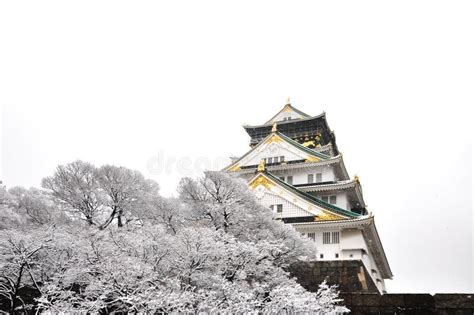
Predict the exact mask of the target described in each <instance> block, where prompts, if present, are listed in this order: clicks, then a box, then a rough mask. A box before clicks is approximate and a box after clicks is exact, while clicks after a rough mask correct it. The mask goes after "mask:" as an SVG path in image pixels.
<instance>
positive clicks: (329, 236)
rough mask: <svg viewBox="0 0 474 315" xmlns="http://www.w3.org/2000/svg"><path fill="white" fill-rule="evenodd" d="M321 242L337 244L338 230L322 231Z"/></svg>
mask: <svg viewBox="0 0 474 315" xmlns="http://www.w3.org/2000/svg"><path fill="white" fill-rule="evenodd" d="M323 244H339V232H324V233H323Z"/></svg>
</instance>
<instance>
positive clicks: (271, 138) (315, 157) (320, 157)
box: [224, 131, 333, 171]
mask: <svg viewBox="0 0 474 315" xmlns="http://www.w3.org/2000/svg"><path fill="white" fill-rule="evenodd" d="M281 141H284V142H286V143H288V144H289V145H291V146H293V147H294V148H296V149H298V150H299V151H302V152H304V153H306V154H307V155H308V158H307V159H306V161H308V162H318V161H328V160H331V159H333V158H332V157H331V156H329V155H326V154H323V153H321V152H318V151H315V150H313V149H309V148H307V147H305V146H304V145H302V144H300V143H299V142H297V141H295V140H293V139H291V138H290V137H287V136H285V135H284V134H282V133H280V132H278V131H274V132H272V133H270V134H269V135H268V136H267V137H266V138H265V139H264V140H263V141H260V143H259V144H258V145H257V146H255V147H253V148H252V149H250V150H249V151H248V152H247V153H245V154H244V155H243V156H242V157H240V158H239V159H237V160H235V161H234V162H233V163H232V164H231V165H229V166H227V167H226V168H224V170H226V171H237V170H240V169H241V166H240V164H239V163H240V162H241V161H242V160H243V159H244V158H246V157H248V156H249V155H250V154H251V153H252V152H255V151H257V150H258V149H259V148H260V147H261V146H263V145H265V144H268V143H272V142H281ZM303 162H304V161H303Z"/></svg>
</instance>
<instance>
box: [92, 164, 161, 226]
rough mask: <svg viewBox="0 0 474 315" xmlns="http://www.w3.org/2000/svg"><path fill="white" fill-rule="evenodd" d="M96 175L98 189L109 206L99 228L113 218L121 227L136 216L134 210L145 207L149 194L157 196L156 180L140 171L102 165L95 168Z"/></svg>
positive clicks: (110, 221)
mask: <svg viewBox="0 0 474 315" xmlns="http://www.w3.org/2000/svg"><path fill="white" fill-rule="evenodd" d="M96 177H97V181H98V184H99V189H100V190H102V191H103V192H104V193H105V196H106V197H105V202H104V203H105V205H106V206H107V207H108V208H109V209H108V212H109V215H108V218H107V219H106V221H105V222H104V223H103V224H102V225H101V228H105V227H107V226H108V225H109V224H110V223H112V221H113V220H115V219H116V220H117V225H118V226H119V227H122V226H123V225H124V224H125V223H126V222H127V221H128V220H133V219H135V218H136V213H135V212H137V211H139V210H140V209H143V208H145V202H146V200H147V199H149V196H158V191H159V186H158V184H157V183H156V182H154V181H151V180H146V179H145V177H144V176H143V175H142V174H141V173H140V172H138V171H134V170H131V169H128V168H125V167H117V166H113V165H104V166H102V167H100V168H99V169H98V170H97V172H96ZM124 221H125V222H124Z"/></svg>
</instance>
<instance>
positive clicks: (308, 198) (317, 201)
mask: <svg viewBox="0 0 474 315" xmlns="http://www.w3.org/2000/svg"><path fill="white" fill-rule="evenodd" d="M265 174H266V175H267V176H269V177H270V178H271V179H273V180H275V181H277V182H278V183H279V184H280V185H283V186H284V187H285V188H287V189H289V190H291V191H292V192H293V193H295V194H297V195H298V196H300V197H301V198H303V199H305V200H306V201H309V202H311V203H313V204H315V205H317V206H319V207H322V208H324V209H326V210H329V211H332V212H335V213H337V214H340V215H343V216H348V217H350V218H357V217H359V216H360V214H358V213H354V212H351V211H347V210H345V209H342V208H339V207H337V206H335V205H333V204H330V203H327V202H325V201H322V200H321V199H319V198H316V197H315V196H313V195H311V194H308V193H306V192H304V191H301V190H299V189H298V188H296V187H295V186H293V185H290V184H288V183H287V182H285V181H282V180H281V179H279V178H278V177H276V176H275V175H273V174H271V173H269V172H265Z"/></svg>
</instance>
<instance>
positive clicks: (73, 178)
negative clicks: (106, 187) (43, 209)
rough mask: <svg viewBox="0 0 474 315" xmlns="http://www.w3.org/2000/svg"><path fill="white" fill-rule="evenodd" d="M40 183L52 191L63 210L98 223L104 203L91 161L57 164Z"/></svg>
mask: <svg viewBox="0 0 474 315" xmlns="http://www.w3.org/2000/svg"><path fill="white" fill-rule="evenodd" d="M41 185H42V186H43V188H46V189H48V190H50V191H51V192H52V195H53V196H54V197H55V198H56V199H57V200H58V201H59V202H60V203H61V206H62V207H64V209H65V210H67V211H68V212H70V213H71V214H73V215H74V216H75V217H76V218H79V219H82V220H85V221H86V222H87V223H88V224H89V225H98V224H99V223H98V215H99V213H100V210H101V208H102V207H103V204H104V196H103V193H102V192H101V191H100V190H99V183H98V182H97V178H96V168H95V167H94V165H92V164H91V163H87V162H83V161H74V162H72V163H69V164H66V165H59V166H58V167H57V168H56V172H55V173H54V175H53V176H50V177H46V178H44V179H43V181H42V183H41Z"/></svg>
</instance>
